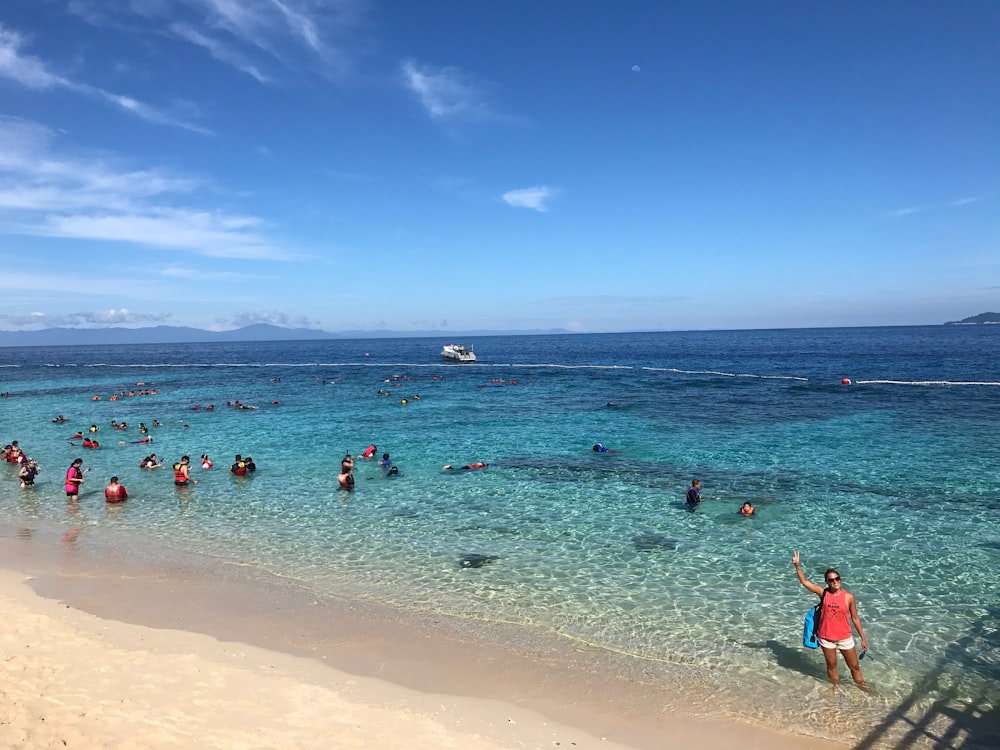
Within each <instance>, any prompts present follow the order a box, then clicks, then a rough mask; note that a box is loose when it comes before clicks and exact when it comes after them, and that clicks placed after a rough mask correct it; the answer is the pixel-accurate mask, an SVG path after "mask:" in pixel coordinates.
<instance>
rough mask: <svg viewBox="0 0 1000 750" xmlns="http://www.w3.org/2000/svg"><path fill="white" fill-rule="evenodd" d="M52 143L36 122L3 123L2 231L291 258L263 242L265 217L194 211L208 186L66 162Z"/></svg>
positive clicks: (159, 173) (100, 163)
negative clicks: (200, 195) (263, 218)
mask: <svg viewBox="0 0 1000 750" xmlns="http://www.w3.org/2000/svg"><path fill="white" fill-rule="evenodd" d="M54 138H55V136H54V134H53V133H52V131H50V130H48V129H47V128H44V127H43V126H41V125H38V124H37V123H29V122H25V121H21V120H13V119H9V118H0V227H3V228H5V229H6V230H7V232H8V233H14V234H22V235H34V236H46V237H63V238H73V239H93V240H113V241H117V242H127V243H131V244H134V245H139V246H144V247H151V248H162V249H174V250H182V251H186V252H190V253H193V254H197V255H203V256H212V257H221V258H267V259H269V260H287V259H290V258H291V257H292V253H290V252H288V251H287V250H284V249H283V248H281V247H280V246H278V245H277V244H276V243H274V242H272V241H271V240H270V239H269V238H268V237H267V236H266V234H265V232H266V229H267V226H266V222H264V221H263V220H262V219H261V218H259V217H256V216H250V215H242V214H232V213H227V212H224V211H220V210H216V209H212V208H205V207H202V206H198V205H196V204H197V202H198V200H199V190H200V188H202V187H204V186H205V182H204V181H203V180H200V179H198V178H193V177H188V176H184V175H174V174H171V173H169V172H167V171H164V170H161V169H158V168H150V169H128V168H124V167H122V166H120V165H116V164H114V163H109V161H108V160H106V159H103V160H99V159H93V158H86V157H73V156H65V155H62V154H60V153H58V152H57V151H56V150H55V148H54V147H53V141H54ZM185 203H187V204H188V205H184V204H185Z"/></svg>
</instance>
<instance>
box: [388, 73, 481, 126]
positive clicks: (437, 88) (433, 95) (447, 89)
mask: <svg viewBox="0 0 1000 750" xmlns="http://www.w3.org/2000/svg"><path fill="white" fill-rule="evenodd" d="M402 72H403V79H404V81H405V83H406V85H407V87H408V88H409V89H410V90H411V91H413V92H414V93H415V94H416V95H417V97H418V98H419V99H420V103H421V104H422V105H423V107H424V109H426V110H427V112H428V114H429V115H430V116H431V117H433V118H434V119H463V120H478V119H483V118H484V117H488V116H490V110H489V107H488V106H487V104H486V102H485V100H484V98H483V94H482V92H481V91H480V86H478V85H477V84H476V83H475V82H474V81H472V80H471V79H470V78H469V76H468V75H466V74H465V73H463V72H462V71H460V70H458V69H457V68H435V67H433V66H430V65H422V66H421V65H418V64H417V63H416V62H413V61H412V60H407V61H405V62H404V63H403V71H402Z"/></svg>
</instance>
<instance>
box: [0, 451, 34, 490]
mask: <svg viewBox="0 0 1000 750" xmlns="http://www.w3.org/2000/svg"><path fill="white" fill-rule="evenodd" d="M0 460H2V461H6V462H7V463H9V464H14V465H15V466H17V467H18V470H17V478H18V480H19V481H20V483H21V486H22V487H33V486H34V484H35V477H36V476H38V474H39V473H40V472H41V470H42V469H41V467H40V466H39V465H38V462H37V461H35V459H33V458H30V457H28V455H27V454H25V452H24V451H23V450H21V446H20V445H19V444H18V442H17V441H16V440H12V441H11V442H9V443H7V445H5V446H4V447H3V449H2V450H0Z"/></svg>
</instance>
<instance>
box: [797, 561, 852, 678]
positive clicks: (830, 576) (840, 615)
mask: <svg viewBox="0 0 1000 750" xmlns="http://www.w3.org/2000/svg"><path fill="white" fill-rule="evenodd" d="M792 565H794V566H795V575H797V576H798V577H799V583H801V584H802V585H803V586H805V587H806V588H807V589H809V590H810V591H812V592H813V593H814V594H816V596H818V597H819V601H820V611H819V629H818V635H819V645H820V648H822V649H823V658H825V659H826V674H827V677H829V678H830V682H831V683H833V690H834V692H836V691H838V690H840V675H839V674H837V652H838V651H839V652H840V653H841V654H843V656H844V662H845V663H846V664H847V668H848V669H850V670H851V677H852V678H853V679H854V682H855V683H857V686H858V687H859V688H861V689H862V690H864V691H865V692H866V693H867V692H868V691H869V690H870V688H869V687H868V685H867V683H865V678H864V675H862V674H861V665H860V664H859V663H858V652H857V650H856V649H855V647H854V636H853V635H852V634H851V625H852V624H853V625H854V629H855V630H857V631H858V635H860V636H861V654H862V655H864V653H865V652H866V651H868V639H867V638H865V630H864V628H862V627H861V617H860V616H859V615H858V602H857V600H856V599H855V598H854V594H852V593H851V592H849V591H845V590H844V589H843V588H842V587H841V585H840V573H838V572H837V571H836V570H834V569H833V568H830V569H829V570H828V571H826V573H825V574H824V576H823V579H824V580H825V581H826V588H823V587H822V586H820V585H819V584H816V583H813V582H812V581H810V580H809V579H808V578H806V574H805V573H803V572H802V565H801V564H800V563H799V552H798V550H796V551H795V552H793V553H792Z"/></svg>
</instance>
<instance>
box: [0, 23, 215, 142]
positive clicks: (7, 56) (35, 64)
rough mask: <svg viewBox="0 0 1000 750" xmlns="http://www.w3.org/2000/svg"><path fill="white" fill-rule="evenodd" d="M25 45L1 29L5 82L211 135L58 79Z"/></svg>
mask: <svg viewBox="0 0 1000 750" xmlns="http://www.w3.org/2000/svg"><path fill="white" fill-rule="evenodd" d="M25 41H26V40H25V38H24V37H23V36H21V35H20V34H19V33H17V32H16V31H13V30H11V29H8V28H6V27H5V26H3V25H0V78H6V79H8V80H10V81H14V82H15V83H18V84H20V85H21V86H24V87H26V88H29V89H33V90H36V91H44V90H47V89H65V90H67V91H72V92H74V93H77V94H80V95H82V96H87V97H90V98H92V99H99V100H102V101H106V102H109V103H111V104H113V105H115V106H116V107H118V108H119V109H121V110H124V111H125V112H128V113H129V114H132V115H135V116H136V117H139V118H141V119H143V120H146V121H147V122H152V123H155V124H157V125H168V126H171V127H176V128H183V129H185V130H190V131H192V132H195V133H200V134H202V135H211V134H212V131H211V130H209V129H208V128H205V127H202V126H201V125H197V124H195V123H191V122H188V121H186V120H183V119H179V118H176V117H173V116H172V115H170V114H169V113H167V112H164V111H162V110H160V109H158V108H156V107H154V106H152V105H150V104H147V103H146V102H142V101H139V100H138V99H135V98H133V97H130V96H125V95H123V94H118V93H115V92H113V91H107V90H105V89H102V88H98V87H96V86H92V85H90V84H88V83H84V82H79V81H74V80H71V79H69V78H66V77H64V76H61V75H58V74H56V73H54V72H52V71H51V70H50V69H49V67H48V66H47V65H46V64H45V62H44V61H42V60H41V59H40V58H38V57H36V56H34V55H28V54H24V53H23V52H22V48H23V47H24V46H25Z"/></svg>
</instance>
